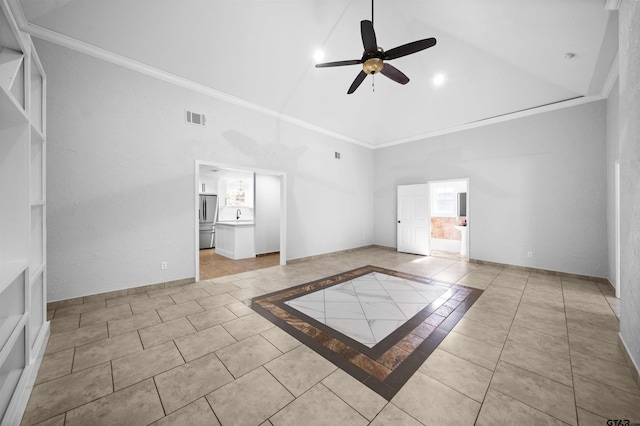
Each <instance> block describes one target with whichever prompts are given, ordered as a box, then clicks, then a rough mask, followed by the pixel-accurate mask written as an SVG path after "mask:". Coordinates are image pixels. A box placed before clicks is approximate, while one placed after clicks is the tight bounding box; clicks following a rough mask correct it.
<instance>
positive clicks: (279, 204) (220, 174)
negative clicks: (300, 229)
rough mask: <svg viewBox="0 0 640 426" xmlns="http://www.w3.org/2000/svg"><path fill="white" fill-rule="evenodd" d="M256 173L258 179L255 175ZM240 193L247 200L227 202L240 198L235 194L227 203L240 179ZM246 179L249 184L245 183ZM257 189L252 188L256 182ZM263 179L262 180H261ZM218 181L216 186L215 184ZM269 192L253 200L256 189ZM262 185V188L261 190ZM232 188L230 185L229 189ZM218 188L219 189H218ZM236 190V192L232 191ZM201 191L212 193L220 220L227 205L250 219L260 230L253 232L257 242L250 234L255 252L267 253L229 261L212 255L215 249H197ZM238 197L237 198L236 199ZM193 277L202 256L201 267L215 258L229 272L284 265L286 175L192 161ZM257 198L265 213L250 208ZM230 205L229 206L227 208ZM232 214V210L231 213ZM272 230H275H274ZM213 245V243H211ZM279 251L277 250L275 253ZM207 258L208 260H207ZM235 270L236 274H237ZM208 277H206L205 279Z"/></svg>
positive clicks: (222, 218)
mask: <svg viewBox="0 0 640 426" xmlns="http://www.w3.org/2000/svg"><path fill="white" fill-rule="evenodd" d="M257 176H259V177H260V178H259V179H255V177H257ZM242 180H244V183H241V186H243V188H242V191H241V192H242V194H240V195H244V196H245V197H246V198H247V200H249V194H251V195H250V197H251V199H250V202H248V201H247V202H246V203H245V204H244V205H231V204H233V203H234V202H236V201H241V200H242V198H243V197H239V195H238V194H236V196H235V197H233V198H234V199H233V200H232V202H229V200H228V198H229V193H230V192H232V191H229V190H228V189H229V188H231V186H232V184H233V183H234V182H236V183H237V182H241V181H242ZM249 181H250V183H249ZM257 181H260V182H259V183H258V188H256V182H257ZM265 182H266V183H265ZM219 183H220V185H219ZM260 188H263V192H264V191H265V190H268V191H272V194H273V196H272V197H265V196H264V194H262V198H261V199H259V200H256V198H255V195H254V194H255V193H256V189H258V190H260ZM265 188H266V189H265ZM232 189H233V188H232ZM221 191H222V192H221ZM236 192H238V191H236ZM201 193H207V194H216V195H217V199H218V207H217V208H218V209H219V216H218V220H219V221H223V220H224V219H225V217H223V216H224V214H225V212H226V210H229V208H231V209H232V210H233V211H234V212H237V211H241V212H242V218H243V219H252V221H253V222H254V224H255V226H256V227H257V228H260V229H256V230H255V234H257V235H258V238H259V239H260V242H256V241H255V238H256V236H255V235H254V241H253V242H254V246H255V249H256V250H255V251H256V253H257V254H267V256H259V257H255V258H248V259H242V260H231V259H227V258H223V257H222V256H220V255H216V254H215V248H211V249H207V250H202V252H205V253H204V254H203V253H202V252H201V250H200V221H201V217H200V216H201V215H200V212H199V210H200V203H201V197H200V195H201ZM238 197H239V198H238ZM194 199H195V221H194V228H195V236H196V239H195V240H196V244H195V277H196V282H197V281H200V279H201V272H203V271H201V259H203V264H202V265H203V266H211V265H209V264H208V263H207V264H206V265H205V263H204V262H209V261H210V260H211V259H213V258H216V259H217V261H219V263H218V264H219V265H225V268H226V270H227V271H229V274H231V273H233V271H237V272H245V271H247V270H255V269H262V268H264V267H268V266H273V265H274V264H276V265H277V264H280V265H285V264H286V174H285V173H284V172H279V171H272V170H262V169H254V168H247V167H243V166H236V165H231V164H221V163H214V162H208V161H196V164H195V197H194ZM255 201H259V202H260V203H261V205H262V206H263V208H261V209H260V212H265V211H268V215H267V216H266V219H265V216H264V215H261V214H259V213H258V214H255V213H256V212H257V210H254V207H257V206H254V202H255ZM229 206H231V207H229ZM234 214H235V213H234ZM274 229H275V230H274ZM264 238H268V239H269V241H263V239H264ZM214 245H215V244H214ZM265 249H271V250H277V252H276V253H275V254H274V253H273V252H271V253H263V252H262V251H258V250H265ZM278 252H279V253H278ZM210 258H211V259H210ZM237 272H236V273H237ZM207 273H208V272H206V271H205V272H204V273H203V274H202V275H203V276H204V277H206V276H207ZM206 279H208V278H206Z"/></svg>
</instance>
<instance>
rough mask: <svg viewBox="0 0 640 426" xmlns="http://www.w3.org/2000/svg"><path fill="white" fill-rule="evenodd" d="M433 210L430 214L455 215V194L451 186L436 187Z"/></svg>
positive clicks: (440, 215)
mask: <svg viewBox="0 0 640 426" xmlns="http://www.w3.org/2000/svg"><path fill="white" fill-rule="evenodd" d="M434 201H435V203H434V207H435V209H434V210H435V211H434V212H433V215H432V216H439V217H452V216H455V215H456V194H455V192H454V191H453V187H452V186H442V187H436V191H435V200H434Z"/></svg>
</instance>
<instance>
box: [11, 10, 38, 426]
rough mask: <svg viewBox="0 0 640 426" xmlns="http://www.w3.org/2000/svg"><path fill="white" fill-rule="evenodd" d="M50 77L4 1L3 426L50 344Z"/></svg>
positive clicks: (23, 400)
mask: <svg viewBox="0 0 640 426" xmlns="http://www.w3.org/2000/svg"><path fill="white" fill-rule="evenodd" d="M45 93H46V77H45V73H44V70H43V68H42V64H41V63H40V60H39V59H38V56H37V54H36V51H35V48H34V47H33V44H32V42H31V38H30V37H29V35H26V34H24V33H22V32H20V31H19V29H18V26H17V24H16V22H15V19H14V17H13V15H12V12H11V10H10V8H9V5H8V3H7V0H0V423H1V425H2V426H4V425H14V424H19V423H20V419H21V417H22V414H23V412H24V408H25V407H26V404H27V401H28V399H29V395H30V393H31V389H32V387H33V383H34V382H35V378H36V375H37V372H38V368H39V366H40V362H41V360H42V356H43V354H44V350H45V347H46V344H47V340H48V338H49V322H48V321H47V316H46V295H47V277H46V269H47V267H46V259H47V257H46V235H47V234H46V229H47V226H46V207H47V203H46V183H45V180H46V173H45V164H46V103H45V101H46V99H45V98H46V97H45Z"/></svg>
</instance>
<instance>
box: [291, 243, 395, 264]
mask: <svg viewBox="0 0 640 426" xmlns="http://www.w3.org/2000/svg"><path fill="white" fill-rule="evenodd" d="M369 248H386V247H382V246H376V245H375V244H369V245H366V246H362V247H354V248H350V249H346V250H339V251H332V252H329V253H322V254H316V255H313V256H305V257H298V258H297V259H288V260H287V265H292V264H295V263H300V262H305V261H307V260H317V259H325V258H327V257H334V256H339V255H341V254H344V253H352V252H354V251H358V250H365V249H369Z"/></svg>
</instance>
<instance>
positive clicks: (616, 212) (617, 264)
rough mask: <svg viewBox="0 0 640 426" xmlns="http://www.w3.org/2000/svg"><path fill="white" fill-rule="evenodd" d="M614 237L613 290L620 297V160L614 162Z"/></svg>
mask: <svg viewBox="0 0 640 426" xmlns="http://www.w3.org/2000/svg"><path fill="white" fill-rule="evenodd" d="M613 185H614V190H613V191H614V194H615V195H614V197H615V202H614V213H613V215H614V229H615V230H614V239H615V243H614V244H615V255H614V256H615V268H616V277H615V283H614V286H615V291H616V297H617V298H620V160H616V162H615V164H614V184H613Z"/></svg>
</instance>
